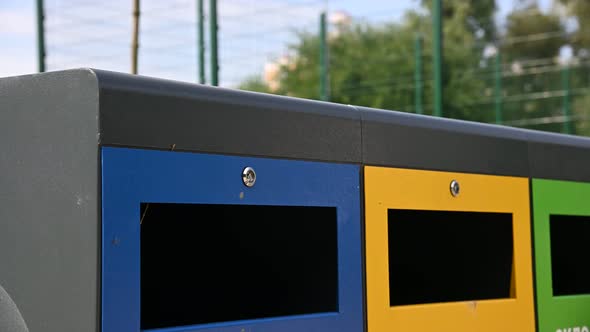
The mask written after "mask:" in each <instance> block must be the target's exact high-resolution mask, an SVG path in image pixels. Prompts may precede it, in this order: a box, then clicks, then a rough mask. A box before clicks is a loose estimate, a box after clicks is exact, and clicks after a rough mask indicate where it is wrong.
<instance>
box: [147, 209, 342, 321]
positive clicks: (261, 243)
mask: <svg viewBox="0 0 590 332" xmlns="http://www.w3.org/2000/svg"><path fill="white" fill-rule="evenodd" d="M140 215H141V216H142V222H141V329H154V328H163V327H174V326H185V325H195V324H206V323H215V322H229V321H236V320H246V319H260V318H269V317H278V316H290V315H300V314H313V313H324V312H337V311H338V244H337V215H336V208H335V207H301V206H255V205H217V204H170V203H142V204H141V214H140Z"/></svg>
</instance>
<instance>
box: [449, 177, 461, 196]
mask: <svg viewBox="0 0 590 332" xmlns="http://www.w3.org/2000/svg"><path fill="white" fill-rule="evenodd" d="M460 191H461V187H460V186H459V182H457V180H453V181H451V195H453V197H457V196H458V195H459V192H460Z"/></svg>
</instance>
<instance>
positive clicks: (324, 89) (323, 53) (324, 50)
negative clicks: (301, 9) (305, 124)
mask: <svg viewBox="0 0 590 332" xmlns="http://www.w3.org/2000/svg"><path fill="white" fill-rule="evenodd" d="M329 90H330V89H329V83H328V40H327V25H326V13H325V12H323V13H321V14H320V99H321V100H324V101H328V100H330V91H329Z"/></svg>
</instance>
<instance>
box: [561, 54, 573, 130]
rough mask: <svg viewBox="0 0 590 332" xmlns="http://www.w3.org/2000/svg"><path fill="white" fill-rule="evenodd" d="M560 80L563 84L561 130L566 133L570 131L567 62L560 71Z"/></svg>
mask: <svg viewBox="0 0 590 332" xmlns="http://www.w3.org/2000/svg"><path fill="white" fill-rule="evenodd" d="M561 82H562V85H563V91H564V93H563V117H564V122H563V132H564V133H566V134H571V133H572V121H571V109H570V96H571V90H570V66H569V64H567V65H565V67H564V68H563V69H562V71H561Z"/></svg>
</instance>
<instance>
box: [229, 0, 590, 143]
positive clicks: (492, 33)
mask: <svg viewBox="0 0 590 332" xmlns="http://www.w3.org/2000/svg"><path fill="white" fill-rule="evenodd" d="M555 1H559V2H561V3H562V4H564V5H565V6H567V9H568V11H569V13H570V15H572V16H573V17H577V18H578V21H580V23H579V25H578V26H579V29H578V30H577V31H574V32H573V35H574V36H577V37H575V38H574V40H573V41H574V47H576V50H581V49H583V48H587V49H588V50H590V37H589V36H590V32H588V31H590V17H589V16H590V1H588V0H555ZM422 5H423V6H422V8H421V9H420V10H417V11H409V12H408V13H406V15H405V17H404V19H403V20H402V21H400V22H396V23H389V24H380V25H375V24H367V23H363V22H357V23H355V24H353V25H351V26H339V27H332V28H331V30H330V34H329V38H328V49H329V64H330V65H329V66H330V68H329V73H330V78H329V81H330V82H329V84H330V96H331V101H332V102H337V103H343V104H353V105H361V106H368V107H375V108H381V109H391V110H398V111H405V112H414V110H415V102H416V101H415V95H414V92H415V86H416V81H415V69H416V68H415V63H416V55H415V49H414V45H415V40H416V38H417V37H418V36H421V38H422V40H423V45H422V50H423V54H422V58H421V60H422V61H421V62H422V77H423V100H422V105H423V109H424V113H425V114H432V110H433V107H432V101H433V84H432V79H431V78H432V37H431V36H432V20H431V16H430V10H431V5H432V1H431V0H422ZM495 12H496V4H495V1H494V0H486V1H484V0H482V1H463V0H443V13H442V15H443V52H444V57H443V77H442V80H443V82H442V83H443V112H444V114H443V115H444V116H445V117H451V118H459V119H466V120H472V121H481V122H491V123H493V122H494V121H495V104H494V100H495V90H494V86H495V81H494V78H495V75H496V70H495V58H494V57H493V56H492V57H490V58H486V57H484V49H485V48H486V47H489V46H490V45H492V44H495V45H497V46H499V49H500V54H501V56H502V67H501V68H500V74H501V76H502V79H501V90H500V94H501V98H502V104H501V106H502V113H503V120H504V121H508V122H510V121H518V120H522V119H538V121H537V123H532V124H527V125H525V126H526V127H528V128H532V129H540V130H549V131H561V130H562V127H563V124H562V123H560V122H558V121H554V122H553V123H545V122H547V121H546V119H549V120H551V119H558V118H559V117H560V116H561V115H563V111H564V109H563V105H564V98H563V89H564V86H565V83H564V81H563V79H564V76H563V70H562V68H561V67H559V65H558V64H557V62H556V60H557V56H558V55H559V50H560V48H561V47H562V46H564V45H567V44H568V42H569V41H570V40H568V32H567V31H566V29H565V24H564V23H563V22H564V19H563V18H561V17H558V16H556V15H554V14H551V13H544V12H542V11H541V10H540V9H539V7H538V6H537V4H536V1H535V0H521V2H520V6H519V7H517V9H515V10H514V11H513V12H512V13H510V15H509V16H508V17H507V20H506V26H505V28H506V29H505V30H502V32H501V33H500V32H499V31H498V30H497V28H496V26H495V24H494V14H495ZM582 17H584V19H583V21H584V22H582ZM585 29H588V31H587V32H584V31H586V30H585ZM319 52H320V40H319V38H318V36H317V34H315V33H309V32H307V33H300V34H299V35H298V38H297V42H295V43H294V44H293V45H290V54H291V56H290V57H289V59H288V60H287V61H281V62H280V63H281V65H280V69H279V74H278V75H276V79H277V81H276V82H273V84H271V85H270V86H272V87H273V89H271V88H270V86H269V85H267V84H266V83H264V82H262V81H261V80H260V79H256V78H252V79H249V80H247V81H246V82H244V84H242V86H241V87H240V88H243V89H246V90H252V91H259V92H270V93H276V94H282V95H288V96H294V97H302V98H308V99H319V93H320V87H319V82H320V77H319V75H320V63H319V60H320V57H319ZM539 59H542V61H543V64H541V65H538V64H537V62H538V61H539ZM586 67H587V66H586ZM586 67H580V68H572V69H571V76H570V79H569V85H570V86H571V88H572V90H571V91H572V92H571V96H572V97H571V103H570V104H571V105H572V113H573V116H574V118H577V119H588V117H589V116H590V114H589V113H588V111H587V110H588V109H590V98H588V97H585V96H586V94H588V93H589V92H590V91H588V90H587V87H588V86H589V85H590V69H587V68H586ZM519 68H523V69H519ZM531 68H532V70H531ZM535 68H541V71H540V72H539V73H536V72H535V71H534V70H536V69H535ZM548 95H551V97H547V96H548ZM549 122H551V121H549ZM581 123H582V122H580V124H577V125H576V127H575V130H576V133H580V134H586V135H590V126H589V125H588V121H585V122H584V123H585V124H581Z"/></svg>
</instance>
